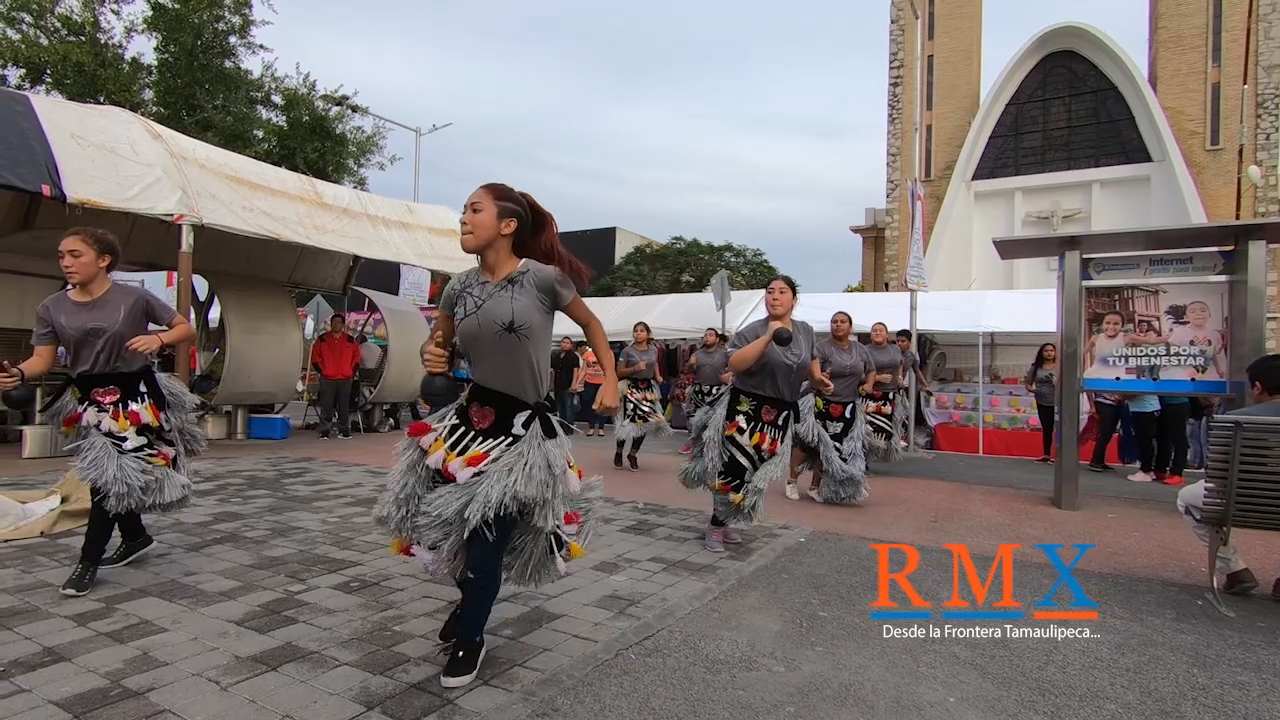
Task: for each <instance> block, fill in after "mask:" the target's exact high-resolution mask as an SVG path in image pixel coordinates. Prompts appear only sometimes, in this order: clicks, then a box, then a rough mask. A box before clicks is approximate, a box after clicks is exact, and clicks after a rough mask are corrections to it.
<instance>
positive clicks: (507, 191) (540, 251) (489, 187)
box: [480, 183, 591, 292]
mask: <svg viewBox="0 0 1280 720" xmlns="http://www.w3.org/2000/svg"><path fill="white" fill-rule="evenodd" d="M480 189H481V190H484V191H485V193H486V194H488V195H489V197H490V198H491V199H492V200H493V202H494V204H495V205H497V206H498V218H499V219H500V220H510V219H514V220H515V221H516V234H515V237H514V238H513V239H512V241H511V251H512V252H513V253H515V256H516V257H518V258H529V259H530V260H537V261H538V262H540V263H542V264H544V265H553V266H555V267H556V268H559V270H560V272H562V273H564V274H565V276H566V277H568V278H569V280H571V281H572V282H573V285H574V287H576V288H578V291H579V292H581V291H583V290H586V289H587V285H588V284H590V282H591V268H588V267H587V266H586V265H583V264H582V261H580V260H578V258H576V257H574V256H573V254H572V253H570V252H569V251H568V250H566V249H565V247H564V246H563V245H561V244H560V229H559V228H558V227H557V226H556V219H555V218H554V217H552V215H551V213H549V212H547V209H546V208H544V207H542V205H540V204H538V201H537V200H534V199H533V196H532V195H530V194H529V193H527V192H518V191H516V190H515V189H513V188H512V187H511V186H510V185H504V184H502V183H486V184H484V185H481V186H480Z"/></svg>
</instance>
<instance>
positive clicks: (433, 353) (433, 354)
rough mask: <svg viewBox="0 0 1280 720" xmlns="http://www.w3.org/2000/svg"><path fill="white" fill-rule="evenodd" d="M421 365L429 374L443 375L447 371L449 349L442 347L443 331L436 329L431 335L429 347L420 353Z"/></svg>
mask: <svg viewBox="0 0 1280 720" xmlns="http://www.w3.org/2000/svg"><path fill="white" fill-rule="evenodd" d="M422 367H423V368H424V369H425V370H426V371H427V373H428V374H429V375H444V374H446V373H448V372H449V351H448V350H446V349H445V347H444V333H442V332H440V331H438V330H437V331H436V334H435V335H432V336H431V347H429V348H427V351H426V352H424V353H423V354H422Z"/></svg>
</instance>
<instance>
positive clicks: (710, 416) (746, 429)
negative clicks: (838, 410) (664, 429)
mask: <svg viewBox="0 0 1280 720" xmlns="http://www.w3.org/2000/svg"><path fill="white" fill-rule="evenodd" d="M797 413H798V408H797V406H796V403H793V402H787V401H785V400H778V399H776V398H770V397H766V396H764V395H757V394H755V393H750V392H747V391H745V390H742V389H740V388H737V387H730V388H729V390H728V392H725V393H723V394H722V395H721V396H720V398H719V399H718V400H717V401H716V402H715V404H714V405H708V406H707V407H705V408H703V409H702V410H701V411H699V412H698V414H697V415H696V416H694V419H693V423H692V425H691V426H690V428H689V432H690V435H691V438H692V440H693V448H692V451H691V452H690V453H689V459H688V460H687V461H686V462H685V463H684V464H682V465H681V466H680V470H679V478H680V484H682V485H684V486H685V487H686V488H689V489H690V490H709V491H711V492H712V493H714V494H715V495H716V500H715V501H714V506H715V513H716V516H717V517H718V518H719V519H720V520H723V521H724V522H726V523H730V524H732V523H751V522H755V521H756V520H757V519H758V518H760V517H761V515H762V514H763V512H764V498H765V494H766V493H767V491H768V489H769V485H770V484H771V483H772V482H773V481H775V480H779V479H782V478H786V477H789V476H790V466H791V434H792V433H791V431H792V425H793V424H794V423H795V420H796V417H797Z"/></svg>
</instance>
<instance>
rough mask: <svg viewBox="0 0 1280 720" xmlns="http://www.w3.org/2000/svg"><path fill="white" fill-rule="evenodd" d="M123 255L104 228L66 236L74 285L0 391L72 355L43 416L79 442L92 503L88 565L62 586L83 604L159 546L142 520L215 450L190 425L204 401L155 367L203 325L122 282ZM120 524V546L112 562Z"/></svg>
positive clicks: (47, 311)
mask: <svg viewBox="0 0 1280 720" xmlns="http://www.w3.org/2000/svg"><path fill="white" fill-rule="evenodd" d="M120 258H121V254H120V241H119V240H117V239H116V237H115V236H114V235H112V234H111V233H109V232H107V231H105V230H99V229H96V228H75V229H72V230H68V231H67V232H66V233H65V234H63V236H62V242H61V243H59V244H58V265H59V266H60V267H61V268H62V274H63V276H64V277H65V278H66V280H67V283H68V285H70V288H69V289H67V290H60V291H58V292H56V293H54V294H53V295H50V296H49V297H48V298H47V299H45V301H44V302H42V303H40V307H39V308H38V309H37V310H36V325H35V331H34V332H33V333H32V336H31V345H32V346H33V347H34V348H35V352H34V353H33V354H32V356H31V357H30V358H27V359H26V360H24V361H23V362H22V363H21V364H19V365H18V366H17V367H12V366H10V365H9V364H8V363H5V372H3V373H0V390H10V389H12V388H14V387H17V386H18V385H19V384H21V383H23V382H30V381H32V380H36V379H38V378H40V377H42V376H43V375H45V374H47V373H48V372H49V371H50V370H51V369H52V368H53V366H54V362H55V359H56V358H57V354H58V348H59V347H62V348H63V349H64V350H66V353H67V366H68V370H69V372H70V377H69V378H68V379H67V380H66V381H65V382H63V383H62V384H61V385H60V386H59V387H58V388H57V389H56V390H55V391H54V392H53V395H52V397H51V398H50V400H49V401H48V402H47V403H46V404H45V407H44V410H45V412H46V418H47V419H48V422H49V424H50V425H51V426H53V427H54V428H60V429H61V430H62V432H63V433H65V434H66V435H67V436H69V439H70V440H71V441H72V445H71V446H69V447H74V448H75V453H76V459H75V473H76V475H77V476H79V478H80V480H81V482H83V483H85V484H86V485H88V486H89V488H90V494H91V497H92V499H93V500H92V505H91V507H90V510H89V524H88V526H87V527H86V528H85V532H84V544H83V546H82V547H81V550H80V561H79V562H78V563H77V564H76V567H75V570H73V571H72V573H71V577H69V578H67V581H66V582H65V583H63V585H62V594H63V595H70V596H76V597H78V596H81V595H85V594H87V593H88V592H89V591H90V590H91V589H93V583H94V580H95V579H96V578H97V575H98V571H99V570H105V569H109V568H118V567H121V566H124V565H127V564H129V563H130V562H133V561H134V560H136V559H138V558H139V557H141V556H142V555H144V554H145V553H147V552H149V551H150V550H151V549H152V548H153V547H154V546H155V540H153V539H152V538H151V536H150V535H149V534H147V528H146V526H145V525H143V523H142V514H143V513H147V512H164V511H168V510H174V509H177V508H181V507H183V506H185V505H186V504H187V503H188V502H189V499H190V497H191V479H190V478H189V477H188V473H189V472H190V468H189V467H188V465H189V463H190V461H191V458H193V457H195V456H196V455H198V454H199V453H201V452H203V451H204V449H205V446H206V443H205V438H204V435H202V434H201V433H200V430H199V428H198V427H197V426H196V424H195V423H194V421H193V418H192V413H193V412H194V411H195V409H196V407H197V406H198V405H199V400H198V399H197V398H196V397H195V396H194V395H192V394H191V393H190V392H189V391H188V390H187V388H186V387H184V386H183V384H182V383H181V382H180V381H178V380H177V378H174V377H173V376H172V375H164V374H158V373H156V372H155V370H154V369H153V368H152V365H151V357H153V356H154V355H156V353H158V352H160V351H161V350H162V349H164V348H166V347H172V346H174V345H178V344H180V343H184V342H188V341H190V340H192V339H193V338H195V335H196V333H195V329H194V328H192V327H191V323H190V322H188V321H187V319H186V318H184V317H182V316H181V315H179V314H178V313H177V312H175V311H174V309H173V308H171V307H169V306H168V305H166V304H165V303H164V301H163V300H161V299H160V298H158V297H156V296H155V295H153V294H151V293H150V292H148V291H147V290H146V289H145V288H140V287H136V286H133V285H124V284H121V283H115V282H112V281H111V273H112V272H114V271H115V269H116V268H117V267H118V266H119V265H120ZM151 325H161V326H164V328H165V329H164V330H161V331H159V332H152V331H151V330H149V327H150V326H151ZM117 527H119V528H120V546H119V547H118V548H116V551H115V552H114V553H112V554H111V555H110V556H109V557H106V558H105V559H104V557H103V556H104V555H106V550H107V544H108V543H110V542H111V536H112V535H113V534H114V533H115V529H116V528H117Z"/></svg>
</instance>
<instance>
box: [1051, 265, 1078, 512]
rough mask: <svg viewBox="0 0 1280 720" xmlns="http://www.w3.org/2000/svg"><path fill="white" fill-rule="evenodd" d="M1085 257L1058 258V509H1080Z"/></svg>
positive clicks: (1055, 470)
mask: <svg viewBox="0 0 1280 720" xmlns="http://www.w3.org/2000/svg"><path fill="white" fill-rule="evenodd" d="M1083 269H1084V258H1083V257H1082V255H1081V253H1080V251H1079V250H1068V251H1066V252H1064V253H1062V255H1060V256H1059V257H1058V297H1059V298H1061V303H1062V310H1061V315H1060V316H1059V318H1058V368H1059V370H1058V422H1057V431H1058V433H1059V441H1058V462H1056V463H1054V466H1053V504H1054V507H1057V508H1059V509H1060V510H1079V509H1080V462H1079V458H1080V372H1079V370H1078V369H1077V368H1080V367H1083V365H1084V358H1083V355H1082V353H1083V351H1084V342H1083V338H1082V337H1081V334H1082V333H1083V332H1084V307H1083V305H1082V301H1083V295H1084V293H1083V291H1082V290H1081V289H1080V283H1081V281H1082V271H1083Z"/></svg>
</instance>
